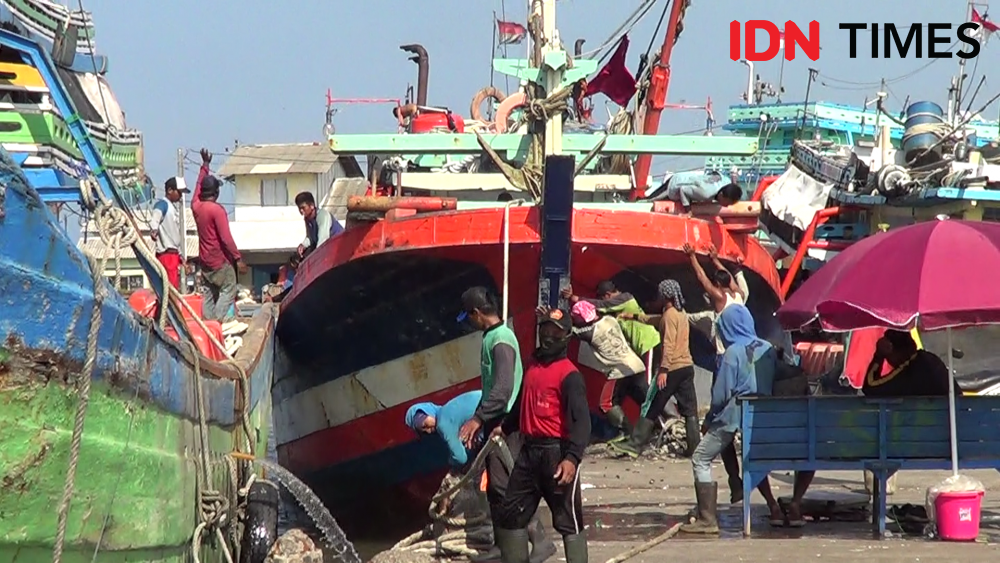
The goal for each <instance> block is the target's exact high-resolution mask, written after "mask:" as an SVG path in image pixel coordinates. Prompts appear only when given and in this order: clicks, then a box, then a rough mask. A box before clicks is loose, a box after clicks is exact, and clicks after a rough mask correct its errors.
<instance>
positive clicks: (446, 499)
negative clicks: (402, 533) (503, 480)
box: [390, 437, 514, 557]
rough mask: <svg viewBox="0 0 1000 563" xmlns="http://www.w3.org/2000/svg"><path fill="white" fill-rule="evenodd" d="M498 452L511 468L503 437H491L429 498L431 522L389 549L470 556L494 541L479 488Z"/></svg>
mask: <svg viewBox="0 0 1000 563" xmlns="http://www.w3.org/2000/svg"><path fill="white" fill-rule="evenodd" d="M492 452H498V453H499V455H500V456H501V460H502V463H503V464H504V465H505V466H506V467H507V470H508V471H510V470H511V469H512V468H513V466H514V460H513V458H512V457H511V454H510V450H508V449H507V445H506V444H505V443H504V441H503V439H501V438H499V437H492V438H490V440H489V441H488V442H487V443H486V445H485V446H484V447H483V449H482V450H481V451H480V452H479V455H477V456H476V459H475V460H474V461H473V462H472V464H471V465H470V466H469V469H468V471H466V472H465V473H464V474H463V475H461V476H457V475H451V474H449V475H448V476H447V477H445V478H444V480H443V481H442V482H441V486H440V488H439V489H438V492H437V493H436V494H435V495H434V497H433V498H432V499H431V504H430V507H429V508H428V515H429V516H430V518H431V524H430V525H428V526H427V527H425V528H424V529H423V530H421V531H419V532H416V533H414V534H412V535H410V536H408V537H406V538H403V539H402V540H400V541H399V542H398V543H397V544H396V545H394V546H393V547H392V549H391V550H390V551H408V552H416V553H427V554H432V555H434V556H435V557H470V556H473V555H476V554H478V553H479V552H481V551H486V550H488V549H489V548H490V547H491V546H492V545H493V526H492V524H491V520H490V512H489V505H488V503H487V502H486V496H485V495H484V494H483V492H482V491H480V490H479V482H480V477H481V476H482V474H483V466H484V465H485V463H486V459H487V457H488V456H489V455H490V454H491V453H492Z"/></svg>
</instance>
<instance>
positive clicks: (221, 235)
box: [191, 149, 247, 323]
mask: <svg viewBox="0 0 1000 563" xmlns="http://www.w3.org/2000/svg"><path fill="white" fill-rule="evenodd" d="M211 163H212V153H210V152H208V149H201V170H200V171H199V172H198V184H197V186H196V187H195V190H194V197H193V198H191V214H192V215H194V222H195V225H197V226H198V260H199V261H200V262H201V266H202V271H201V276H202V280H204V282H205V285H206V286H208V290H209V293H208V295H206V296H205V303H204V306H203V307H202V308H203V310H204V313H203V316H204V317H205V320H214V321H219V322H221V323H225V322H226V321H230V320H233V319H232V318H227V317H228V316H229V309H230V308H231V307H232V306H233V304H234V303H235V302H236V270H237V269H239V271H240V273H244V272H246V270H247V267H246V264H244V263H243V257H242V256H241V255H240V251H239V249H237V248H236V242H235V241H233V234H232V233H231V232H230V230H229V214H228V213H226V209H225V208H224V207H222V206H221V205H219V203H218V201H217V200H218V199H219V187H220V186H221V182H219V179H218V178H216V177H215V176H212V175H211V174H210V173H209V172H210V170H209V165H210V164H211Z"/></svg>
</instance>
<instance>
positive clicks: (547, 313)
mask: <svg viewBox="0 0 1000 563" xmlns="http://www.w3.org/2000/svg"><path fill="white" fill-rule="evenodd" d="M572 329H573V325H572V322H571V321H570V316H569V313H567V312H565V311H563V310H561V309H548V308H539V310H538V347H537V348H536V349H535V352H534V354H533V357H532V360H531V362H530V363H529V364H528V367H527V369H526V370H525V372H524V381H523V382H522V385H521V393H520V395H519V397H518V400H517V402H516V403H515V404H514V408H513V409H512V410H511V412H510V414H509V415H507V417H506V418H505V419H504V423H503V425H502V426H501V429H502V431H503V432H505V433H510V432H514V431H520V433H521V436H522V439H523V445H522V446H521V451H520V452H519V454H518V456H517V459H516V460H515V462H514V469H513V471H511V474H510V479H509V481H508V483H507V491H506V494H505V495H504V498H503V502H502V503H501V505H500V514H499V517H497V518H496V522H497V527H496V529H495V530H494V533H495V541H496V544H497V545H498V546H499V547H500V552H501V554H502V557H501V559H502V561H503V563H529V557H528V530H527V526H528V522H529V521H530V520H531V517H532V515H533V514H534V513H535V510H536V509H537V508H538V503H539V502H541V500H542V499H545V504H547V505H548V506H549V510H550V511H551V512H552V527H553V528H555V529H556V531H557V532H559V533H560V534H561V535H562V537H563V548H564V553H565V556H566V563H586V562H587V536H586V533H585V532H584V531H583V501H582V499H581V496H580V473H579V471H578V468H579V466H580V461H581V460H582V459H583V451H584V449H585V448H586V447H587V444H588V443H589V442H590V408H589V407H588V406H587V388H586V384H585V383H584V380H583V375H582V374H581V373H580V371H579V370H578V369H577V367H576V366H575V365H573V362H571V361H570V360H569V358H567V357H566V354H567V350H568V347H569V340H570V334H571V332H572Z"/></svg>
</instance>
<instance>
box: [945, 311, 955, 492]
mask: <svg viewBox="0 0 1000 563" xmlns="http://www.w3.org/2000/svg"><path fill="white" fill-rule="evenodd" d="M951 349H952V344H951V329H950V328H949V329H948V352H947V353H948V418H949V424H948V426H950V430H951V472H952V475H958V425H957V423H956V422H955V366H954V362H955V359H954V357H953V355H952V353H951Z"/></svg>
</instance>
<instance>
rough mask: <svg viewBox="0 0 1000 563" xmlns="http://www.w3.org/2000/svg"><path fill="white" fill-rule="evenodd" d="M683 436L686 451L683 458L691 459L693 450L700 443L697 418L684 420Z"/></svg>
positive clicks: (692, 417) (690, 417)
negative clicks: (685, 442)
mask: <svg viewBox="0 0 1000 563" xmlns="http://www.w3.org/2000/svg"><path fill="white" fill-rule="evenodd" d="M684 434H685V437H686V440H687V451H686V452H684V457H691V456H693V455H694V450H695V448H697V447H698V444H699V443H701V425H700V424H698V417H697V416H688V417H685V418H684Z"/></svg>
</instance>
